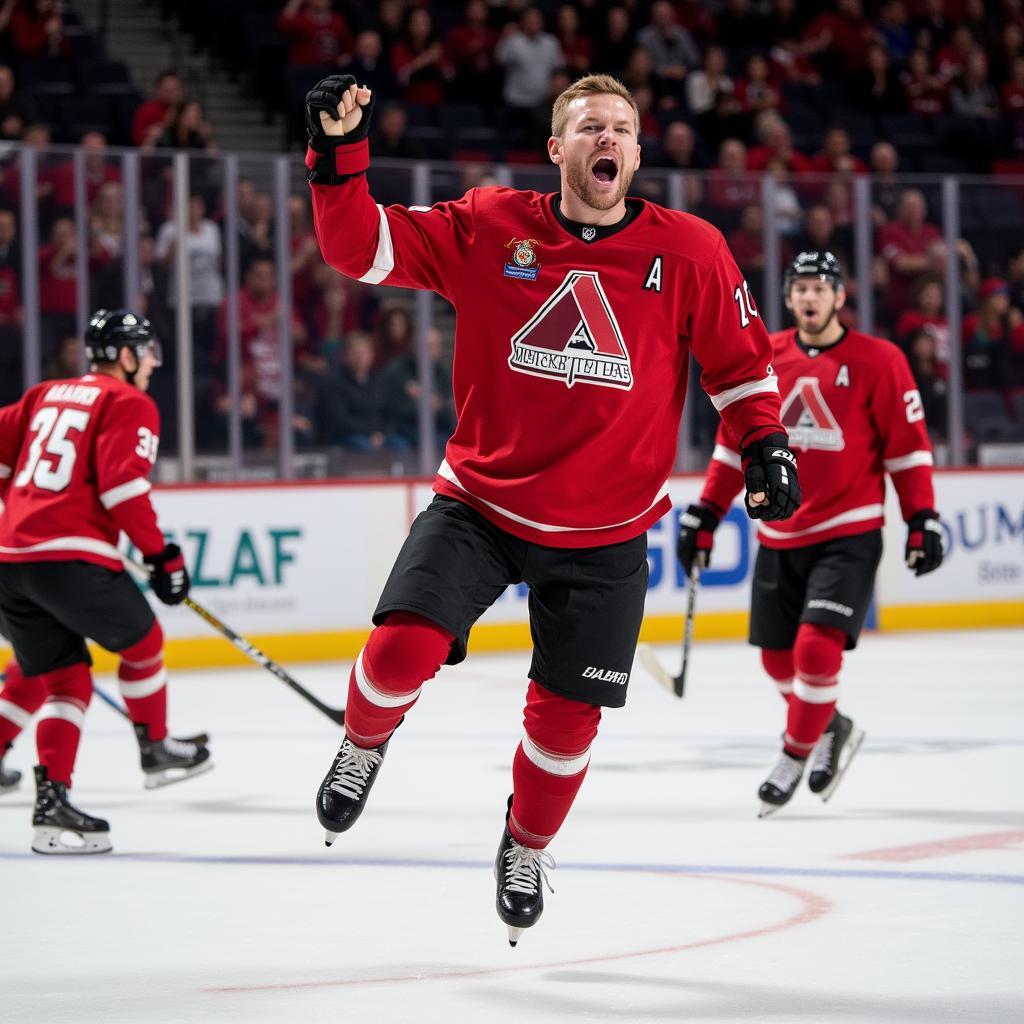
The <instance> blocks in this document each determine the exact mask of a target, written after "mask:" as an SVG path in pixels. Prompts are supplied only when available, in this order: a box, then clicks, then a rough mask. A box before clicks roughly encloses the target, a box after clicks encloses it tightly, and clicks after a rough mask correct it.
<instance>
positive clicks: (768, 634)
mask: <svg viewBox="0 0 1024 1024" xmlns="http://www.w3.org/2000/svg"><path fill="white" fill-rule="evenodd" d="M783 291H784V298H785V302H786V306H787V308H788V309H789V310H790V311H791V312H792V314H793V317H794V319H795V320H796V329H795V330H793V329H790V330H786V331H780V332H778V333H777V334H773V335H772V339H771V340H772V345H773V346H774V349H775V357H774V359H773V360H772V365H773V366H774V367H775V372H776V373H777V374H778V377H779V385H780V388H781V391H782V396H783V399H782V422H783V424H784V425H785V427H786V429H787V430H788V432H789V438H790V443H791V444H792V446H793V447H794V448H796V449H798V450H799V452H800V463H801V467H802V473H801V478H802V480H803V482H804V489H803V504H802V505H801V506H800V510H799V511H798V512H797V513H796V515H794V516H793V517H792V518H791V519H790V520H788V521H787V522H786V523H784V524H778V523H771V524H768V523H760V524H759V526H758V536H759V540H760V542H761V547H760V550H759V552H758V555H757V561H756V563H755V566H754V583H753V595H752V600H751V610H750V642H751V643H752V644H754V645H755V646H756V647H760V648H761V661H762V664H763V665H764V669H765V671H766V672H767V673H768V675H769V676H770V677H771V678H772V679H773V680H774V682H775V685H776V686H777V687H778V690H779V693H780V694H781V695H782V697H783V699H784V700H785V701H786V704H787V714H786V731H785V736H784V739H783V748H782V754H781V756H780V757H779V760H778V763H777V764H776V765H775V768H774V769H773V770H772V772H771V774H770V775H769V776H768V778H767V779H766V781H765V782H764V784H763V785H762V786H761V788H760V790H759V791H758V793H759V796H760V798H761V801H762V807H761V817H764V816H765V815H767V814H771V813H772V812H773V811H776V810H778V808H780V807H782V806H783V805H784V804H786V803H787V802H788V801H789V800H790V798H791V797H792V796H793V793H794V792H795V790H796V788H797V785H798V784H799V782H800V780H801V778H802V777H803V773H804V770H805V767H806V766H807V760H808V758H810V774H809V777H808V784H809V786H810V789H811V791H812V792H814V793H817V794H819V795H820V796H821V798H822V799H823V800H828V798H829V797H830V796H831V795H832V793H833V792H834V791H835V788H836V786H838V784H839V782H840V780H841V779H842V777H843V772H844V771H845V770H846V768H847V767H848V765H849V763H850V760H851V759H852V758H853V756H854V754H855V753H856V752H857V749H858V747H859V746H860V744H861V742H862V741H863V739H864V732H863V730H862V729H860V728H858V727H857V726H856V725H854V723H853V722H852V721H851V720H850V719H849V718H848V717H846V716H845V715H843V714H840V712H839V711H838V709H837V708H836V700H837V698H838V695H839V670H840V667H841V666H842V661H843V651H844V650H852V649H853V648H854V647H855V646H856V644H857V638H858V636H859V635H860V631H861V627H862V626H863V624H864V618H865V616H866V615H867V612H868V606H869V604H870V602H871V593H872V590H873V588H874V583H875V572H876V570H877V568H878V563H879V560H880V558H881V556H882V522H883V516H882V513H883V502H884V499H885V476H886V474H888V475H889V478H890V479H891V480H892V482H893V485H894V486H895V488H896V493H897V495H898V496H899V501H900V510H901V512H902V513H903V518H904V520H905V521H906V523H907V528H908V534H907V543H906V562H907V566H908V567H909V568H910V569H912V570H913V571H914V573H915V574H916V575H918V576H923V575H924V574H925V573H929V572H932V571H933V570H934V569H937V568H938V567H939V565H940V564H941V563H942V528H941V526H940V524H939V515H938V513H937V512H936V511H935V509H934V506H935V494H934V490H933V487H932V452H931V446H930V445H929V443H928V434H927V431H926V430H925V422H924V412H923V410H922V407H921V395H920V394H919V392H918V390H917V386H916V385H915V383H914V378H913V376H912V375H911V372H910V366H909V365H908V363H907V360H906V357H905V356H904V355H903V353H902V352H901V351H900V349H898V348H897V347H896V346H895V345H894V344H892V343H891V342H889V341H886V340H884V339H882V338H874V337H871V336H870V335H867V334H861V333H859V332H857V331H851V330H848V329H847V328H845V327H844V326H843V325H842V324H841V323H840V322H839V317H838V314H839V310H840V309H842V308H843V303H844V302H845V300H846V292H845V291H844V289H843V278H842V271H841V269H840V266H839V262H838V261H837V260H836V258H835V256H833V255H832V253H830V252H802V253H800V255H799V256H797V258H796V260H794V262H793V264H792V265H791V266H790V267H789V268H788V269H787V271H786V274H785V278H784V287H783ZM740 467H741V462H740V446H739V444H738V442H737V438H736V433H735V430H734V429H733V428H732V426H731V424H729V423H728V422H726V421H724V420H723V422H722V423H721V424H720V425H719V428H718V436H717V438H716V444H715V449H714V453H713V455H712V458H711V464H710V466H709V467H708V473H707V478H706V480H705V483H704V490H703V492H702V494H701V498H700V502H699V503H698V504H696V505H691V506H690V507H689V508H688V509H687V510H686V514H685V515H684V516H683V517H682V519H681V527H680V532H679V543H678V555H679V560H680V562H681V563H682V566H683V568H684V569H685V570H686V572H687V573H689V571H690V569H691V567H692V566H693V563H694V561H695V560H697V559H699V560H700V564H703V565H706V564H707V563H708V560H709V559H710V556H711V548H712V543H713V536H714V532H715V528H716V527H717V526H718V524H719V522H720V521H721V518H722V516H723V515H725V513H726V511H727V510H728V508H729V506H730V504H731V503H732V500H733V498H734V497H735V496H736V494H737V493H738V492H739V491H740V489H741V488H742V486H743V476H742V473H741V469H740Z"/></svg>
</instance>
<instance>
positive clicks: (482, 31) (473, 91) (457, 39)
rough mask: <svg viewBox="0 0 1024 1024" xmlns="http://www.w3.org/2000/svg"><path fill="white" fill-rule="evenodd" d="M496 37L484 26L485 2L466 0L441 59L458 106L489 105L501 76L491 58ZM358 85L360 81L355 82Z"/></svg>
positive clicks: (451, 29) (450, 30)
mask: <svg viewBox="0 0 1024 1024" xmlns="http://www.w3.org/2000/svg"><path fill="white" fill-rule="evenodd" d="M497 45H498V33H497V31H496V30H495V29H494V28H492V27H491V26H490V25H489V24H488V17H487V4H486V3H485V0H469V3H467V4H466V9H465V12H464V14H463V20H462V21H460V22H458V23H457V24H455V25H453V26H452V27H451V28H450V29H449V30H448V34H447V35H446V36H445V40H444V49H445V57H446V60H447V62H448V64H449V65H450V66H451V68H452V71H453V73H454V76H455V77H454V79H453V81H452V85H451V95H452V98H453V99H455V100H458V101H460V102H462V103H485V104H491V103H492V102H494V101H495V100H496V99H497V97H498V94H499V86H500V81H501V76H500V74H499V72H498V65H497V62H496V60H495V57H494V50H495V48H496V47H497ZM357 81H359V82H362V79H357Z"/></svg>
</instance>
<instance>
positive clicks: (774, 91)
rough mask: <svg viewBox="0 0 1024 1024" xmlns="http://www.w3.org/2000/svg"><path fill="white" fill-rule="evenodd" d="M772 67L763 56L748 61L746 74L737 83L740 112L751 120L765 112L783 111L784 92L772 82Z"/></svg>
mask: <svg viewBox="0 0 1024 1024" xmlns="http://www.w3.org/2000/svg"><path fill="white" fill-rule="evenodd" d="M771 71H772V68H771V65H770V64H769V63H768V58H767V57H765V56H764V55H763V54H760V53H755V54H754V55H753V56H751V57H749V58H748V59H747V69H746V74H745V75H744V76H743V77H742V78H741V79H740V80H739V81H738V82H737V83H736V99H737V101H738V102H739V105H740V110H742V111H743V113H745V114H747V115H748V116H749V117H750V118H755V117H757V115H758V114H760V113H761V112H762V111H764V110H775V111H779V110H781V109H782V90H781V89H780V88H779V87H778V86H777V85H776V84H775V83H774V82H773V81H772V78H771Z"/></svg>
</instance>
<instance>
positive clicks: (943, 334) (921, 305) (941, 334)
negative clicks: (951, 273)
mask: <svg viewBox="0 0 1024 1024" xmlns="http://www.w3.org/2000/svg"><path fill="white" fill-rule="evenodd" d="M912 295H913V303H914V304H913V306H912V307H911V308H909V309H904V310H903V311H902V312H901V313H900V315H899V318H898V319H897V321H896V328H895V330H894V331H893V341H895V342H896V343H897V344H898V345H901V346H902V347H903V350H904V351H905V352H906V353H907V354H908V355H909V354H910V351H911V342H912V340H913V338H914V336H915V335H916V334H917V333H918V332H919V331H927V332H928V333H929V334H930V335H931V337H932V338H933V340H934V342H935V344H934V349H935V352H934V355H935V358H936V359H937V360H938V361H939V363H940V364H941V366H942V368H943V372H944V373H945V372H947V371H946V368H947V367H948V366H949V356H950V348H949V321H948V320H947V319H946V315H945V312H944V309H945V305H946V301H945V290H944V288H943V286H942V278H941V277H940V276H939V275H938V274H933V273H928V274H922V275H921V276H920V277H919V278H917V279H916V280H915V281H914V284H913V292H912Z"/></svg>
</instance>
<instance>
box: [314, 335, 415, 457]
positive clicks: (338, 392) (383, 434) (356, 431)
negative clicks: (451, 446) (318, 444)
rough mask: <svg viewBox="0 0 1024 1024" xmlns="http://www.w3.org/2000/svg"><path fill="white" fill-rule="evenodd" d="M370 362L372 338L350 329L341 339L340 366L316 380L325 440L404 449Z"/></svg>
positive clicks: (358, 447)
mask: <svg viewBox="0 0 1024 1024" xmlns="http://www.w3.org/2000/svg"><path fill="white" fill-rule="evenodd" d="M373 363H374V351H373V339H372V338H371V337H370V336H369V335H368V334H366V333H365V332H364V331H353V332H352V333H351V334H350V335H349V336H348V337H347V338H346V339H345V348H344V354H343V356H342V366H341V368H340V369H339V371H338V372H337V373H335V374H332V375H331V376H329V377H327V378H325V379H324V380H323V381H322V382H321V384H320V399H319V403H318V404H319V410H320V415H319V420H320V423H321V426H322V433H323V435H324V438H325V440H326V441H327V443H328V444H337V445H341V446H342V447H343V448H348V449H349V450H351V451H359V452H378V451H392V452H400V451H405V450H406V449H407V448H408V444H407V442H406V441H405V440H404V439H403V438H402V437H401V436H400V435H399V434H397V433H396V432H395V430H394V424H393V415H392V410H391V409H390V408H389V407H388V406H387V404H386V397H387V396H386V393H385V389H384V380H383V378H382V376H381V374H380V373H379V372H378V371H377V370H375V369H374V368H373Z"/></svg>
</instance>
